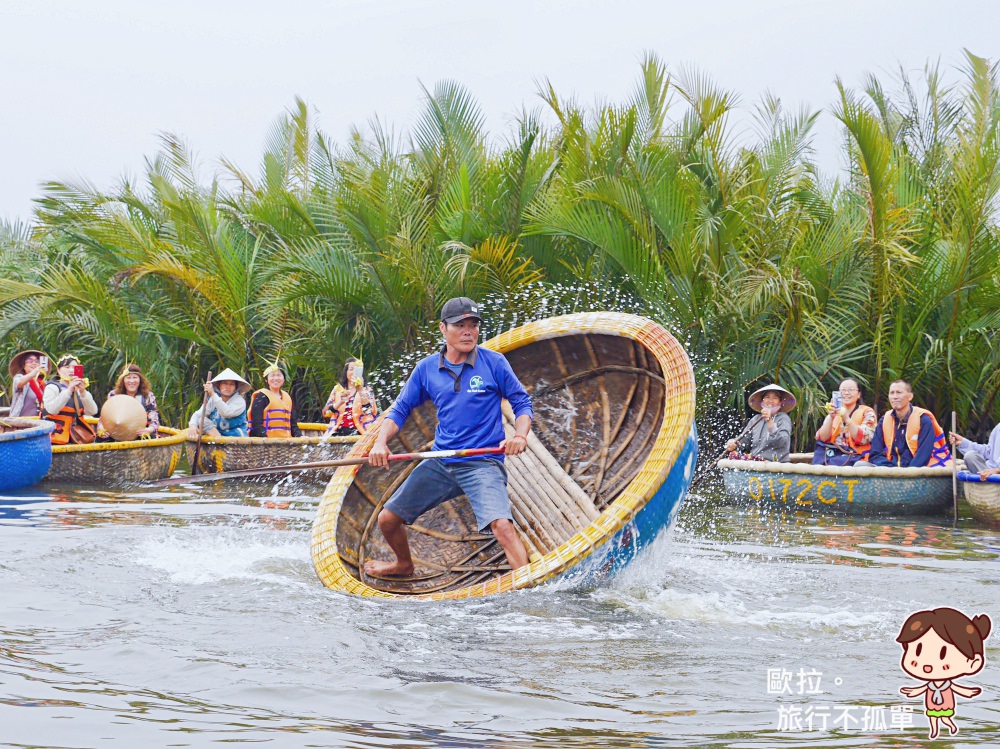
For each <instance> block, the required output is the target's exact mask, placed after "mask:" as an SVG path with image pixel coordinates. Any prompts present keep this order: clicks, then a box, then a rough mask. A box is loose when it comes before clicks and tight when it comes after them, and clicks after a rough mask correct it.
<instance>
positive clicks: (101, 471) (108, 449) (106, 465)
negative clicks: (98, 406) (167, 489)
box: [45, 418, 184, 486]
mask: <svg viewBox="0 0 1000 749" xmlns="http://www.w3.org/2000/svg"><path fill="white" fill-rule="evenodd" d="M87 421H88V422H90V423H92V424H96V423H97V420H96V419H91V418H87ZM158 434H159V436H158V437H156V438H155V439H148V440H130V441H128V442H94V443H91V444H89V445H53V446H52V468H51V469H50V470H49V473H48V475H47V476H46V477H45V480H46V481H56V482H61V483H81V484H104V485H109V486H127V485H130V484H140V483H143V482H145V481H155V480H157V479H163V478H166V477H167V476H169V475H170V474H171V473H173V472H174V469H175V468H176V467H177V463H178V462H179V461H180V457H181V447H182V445H183V444H184V433H183V432H181V431H179V430H177V429H171V428H170V427H160V429H159V432H158Z"/></svg>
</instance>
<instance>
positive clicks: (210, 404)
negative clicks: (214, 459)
mask: <svg viewBox="0 0 1000 749" xmlns="http://www.w3.org/2000/svg"><path fill="white" fill-rule="evenodd" d="M248 392H250V383H249V382H247V381H246V380H244V379H243V378H242V377H240V376H239V375H238V374H236V373H235V372H234V371H233V370H231V369H225V370H223V371H222V372H220V373H219V374H218V375H216V376H215V377H213V378H212V381H211V382H206V383H205V396H206V399H207V400H206V404H205V408H206V409H207V411H206V412H205V424H204V426H205V434H206V435H208V436H209V437H218V436H220V435H221V436H223V437H247V436H249V433H248V431H247V402H246V401H245V400H243V396H244V395H245V394H246V393H248ZM201 423H202V419H201V409H200V408H199V409H198V410H197V411H195V412H194V413H193V414H191V419H190V420H189V421H188V434H189V435H190V436H192V437H197V436H198V427H199V426H201Z"/></svg>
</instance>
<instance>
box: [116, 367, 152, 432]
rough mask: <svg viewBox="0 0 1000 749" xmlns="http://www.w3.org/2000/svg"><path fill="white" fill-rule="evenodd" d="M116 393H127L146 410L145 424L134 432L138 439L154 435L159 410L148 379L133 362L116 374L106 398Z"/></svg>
mask: <svg viewBox="0 0 1000 749" xmlns="http://www.w3.org/2000/svg"><path fill="white" fill-rule="evenodd" d="M116 395H129V396H132V397H133V398H135V399H136V400H137V401H139V405H141V406H142V407H143V408H144V409H145V410H146V426H145V427H143V428H142V429H139V430H138V431H137V432H136V435H135V436H136V437H138V438H139V439H143V438H153V437H156V433H157V431H158V430H159V428H160V412H159V410H158V409H157V407H156V396H155V395H153V391H152V390H151V389H150V385H149V380H147V379H146V375H144V374H143V373H142V370H141V369H139V367H138V366H136V365H135V364H129V365H128V366H126V367H125V369H123V370H122V373H121V374H120V375H118V379H117V380H116V381H115V388H114V390H112V391H111V392H110V393H108V398H113V397H115V396H116Z"/></svg>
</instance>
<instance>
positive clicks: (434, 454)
mask: <svg viewBox="0 0 1000 749" xmlns="http://www.w3.org/2000/svg"><path fill="white" fill-rule="evenodd" d="M503 451H504V448H502V447H476V448H469V449H465V450H436V451H431V452H425V453H398V454H396V455H390V456H389V460H428V459H431V458H465V457H469V456H472V455H498V454H500V453H502V452H503ZM367 462H368V458H340V459H339V460H319V461H316V462H315V463H291V464H290V465H284V466H268V467H267V468H249V469H247V470H245V471H223V472H222V473H202V474H198V475H191V476H175V477H173V478H169V479H161V480H159V481H153V482H152V483H150V484H149V486H174V485H175V484H191V483H196V482H201V481H221V480H222V479H239V478H248V477H250V476H267V475H269V474H273V473H293V472H295V471H311V470H313V469H315V468H336V467H338V466H360V465H364V464H365V463H367Z"/></svg>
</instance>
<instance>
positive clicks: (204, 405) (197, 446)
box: [191, 369, 212, 476]
mask: <svg viewBox="0 0 1000 749" xmlns="http://www.w3.org/2000/svg"><path fill="white" fill-rule="evenodd" d="M211 381H212V370H211V369H210V370H208V377H207V378H206V379H205V384H206V385H207V384H208V383H210V382H211ZM207 411H208V393H205V395H204V396H202V399H201V423H200V424H199V425H198V439H197V440H195V443H194V457H193V458H192V459H191V475H192V476H197V475H198V473H199V470H200V469H199V468H198V458H199V456H200V455H201V438H202V435H204V434H205V413H206V412H207Z"/></svg>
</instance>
